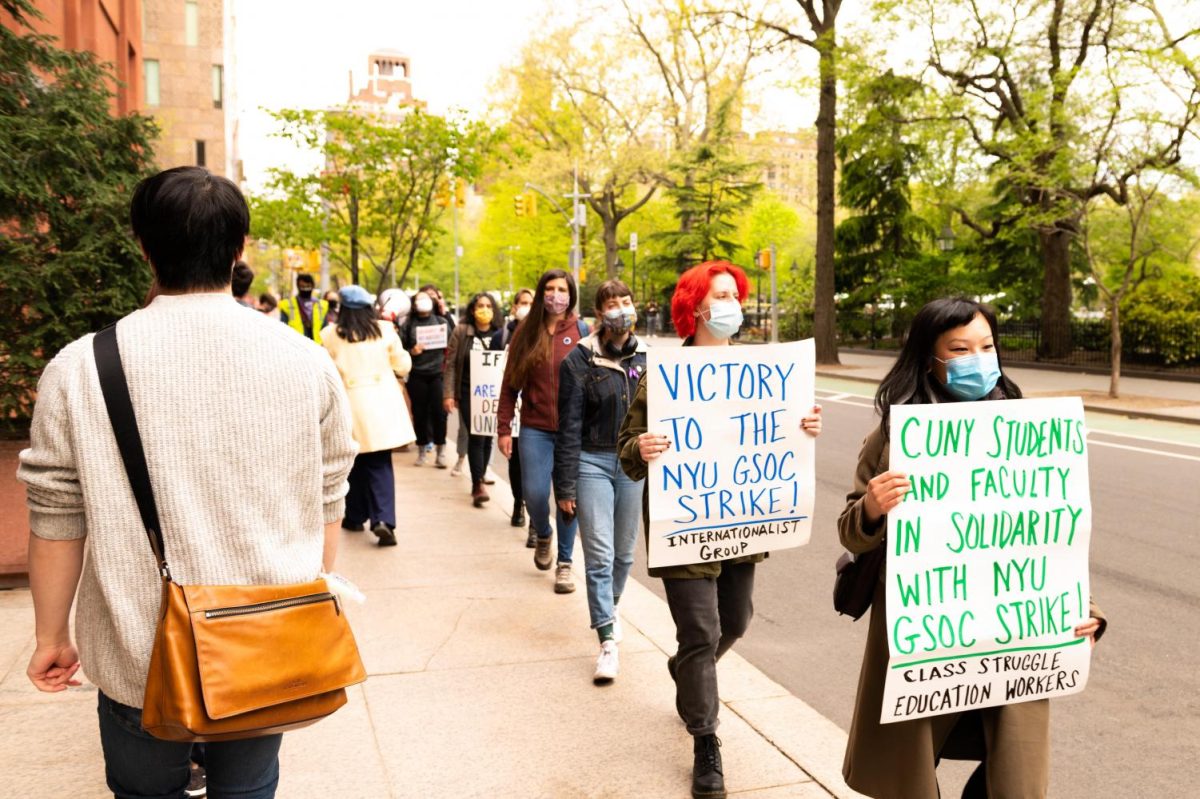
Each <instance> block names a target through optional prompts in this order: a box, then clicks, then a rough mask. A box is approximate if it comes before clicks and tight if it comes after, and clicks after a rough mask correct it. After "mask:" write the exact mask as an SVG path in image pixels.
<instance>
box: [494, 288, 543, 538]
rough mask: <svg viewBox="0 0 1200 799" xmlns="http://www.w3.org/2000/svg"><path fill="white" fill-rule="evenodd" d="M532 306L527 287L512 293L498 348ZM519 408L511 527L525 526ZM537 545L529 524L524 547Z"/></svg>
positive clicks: (514, 428)
mask: <svg viewBox="0 0 1200 799" xmlns="http://www.w3.org/2000/svg"><path fill="white" fill-rule="evenodd" d="M531 307H533V292H532V291H530V290H529V289H518V290H517V293H516V294H514V295H513V304H512V314H511V315H512V318H511V319H509V320H508V323H507V324H506V325H505V326H504V329H503V330H501V331H500V347H499V348H500V349H502V350H506V351H507V350H508V345H509V344H511V343H512V337H513V334H514V333H515V332H516V330H517V325H519V324H521V322H522V321H524V319H525V317H527V316H529V309H530V308H531ZM519 419H520V408H517V409H516V411H515V413H514V417H513V420H514V424H513V425H512V434H513V435H512V437H513V445H512V455H511V456H510V457H509V459H508V485H509V488H511V489H512V498H513V510H512V519H511V520H510V523H511V524H512V526H513V527H524V526H525V494H524V489H523V488H522V486H521V447H520V443H519V442H520V431H521V428H520V424H519ZM536 546H537V533H535V532H534V531H533V525H532V524H530V525H529V535H528V536H526V538H525V547H526V548H527V549H533V548H534V547H536Z"/></svg>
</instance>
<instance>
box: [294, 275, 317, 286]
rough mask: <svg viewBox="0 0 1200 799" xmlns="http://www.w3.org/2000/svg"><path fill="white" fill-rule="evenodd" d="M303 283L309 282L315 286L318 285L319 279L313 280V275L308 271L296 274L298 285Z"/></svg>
mask: <svg viewBox="0 0 1200 799" xmlns="http://www.w3.org/2000/svg"><path fill="white" fill-rule="evenodd" d="M301 283H307V284H309V285H310V286H312V287H313V288H316V287H317V281H315V280H313V276H312V275H310V274H309V273H308V272H301V273H300V274H298V275H296V285H297V286H298V285H300V284H301Z"/></svg>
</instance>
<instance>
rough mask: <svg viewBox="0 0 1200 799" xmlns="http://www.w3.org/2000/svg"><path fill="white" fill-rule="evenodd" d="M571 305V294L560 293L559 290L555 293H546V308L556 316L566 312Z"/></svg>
mask: <svg viewBox="0 0 1200 799" xmlns="http://www.w3.org/2000/svg"><path fill="white" fill-rule="evenodd" d="M570 305H571V295H570V294H559V293H558V292H555V293H554V294H547V295H546V310H547V311H549V312H550V313H552V314H554V315H555V316H557V315H559V314H564V313H566V312H567V308H569V307H570Z"/></svg>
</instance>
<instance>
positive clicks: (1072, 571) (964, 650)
mask: <svg viewBox="0 0 1200 799" xmlns="http://www.w3.org/2000/svg"><path fill="white" fill-rule="evenodd" d="M890 429H891V450H890V464H891V468H892V469H893V470H895V471H899V472H904V473H906V474H907V475H908V476H909V480H910V482H911V485H912V487H911V489H910V491H909V494H908V496H907V497H906V498H905V500H904V501H903V502H902V503H900V505H899V506H897V507H896V508H895V509H894V510H893V511H892V512H891V513H889V514H888V530H887V539H886V540H885V542H884V546H886V547H887V561H886V564H885V579H886V585H887V630H888V645H889V648H890V652H891V659H890V662H889V663H888V670H887V679H886V682H885V686H884V693H883V712H882V717H881V719H880V721H881V722H883V723H888V722H893V721H904V720H907V719H915V718H922V717H924V716H936V715H941V714H943V713H955V712H959V711H963V710H969V709H971V708H979V707H991V706H994V705H1005V704H1013V703H1016V702H1028V701H1030V700H1034V699H1043V698H1046V697H1052V696H1064V695H1066V694H1073V693H1077V692H1079V691H1082V690H1083V687H1084V685H1085V684H1086V683H1087V678H1088V666H1089V663H1090V656H1091V648H1090V647H1089V645H1088V641H1087V639H1085V638H1077V637H1075V634H1074V628H1075V626H1076V625H1078V624H1080V623H1082V622H1084V621H1085V620H1086V619H1087V617H1088V599H1089V586H1088V545H1089V543H1090V540H1091V529H1092V509H1091V500H1090V498H1089V493H1088V461H1087V439H1086V436H1087V431H1086V427H1085V425H1084V418H1083V402H1082V400H1080V399H1079V398H1078V397H1064V398H1055V399H1029V400H1005V401H999V402H954V403H941V404H936V405H893V406H892V408H891V428H890Z"/></svg>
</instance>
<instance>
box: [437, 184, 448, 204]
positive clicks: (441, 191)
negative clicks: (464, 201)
mask: <svg viewBox="0 0 1200 799" xmlns="http://www.w3.org/2000/svg"><path fill="white" fill-rule="evenodd" d="M433 201H434V202H436V203H437V204H438V207H439V208H446V207H448V206H449V205H450V184H448V183H443V184H442V185H441V186H439V187H438V190H437V194H435V195H434V199H433Z"/></svg>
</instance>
